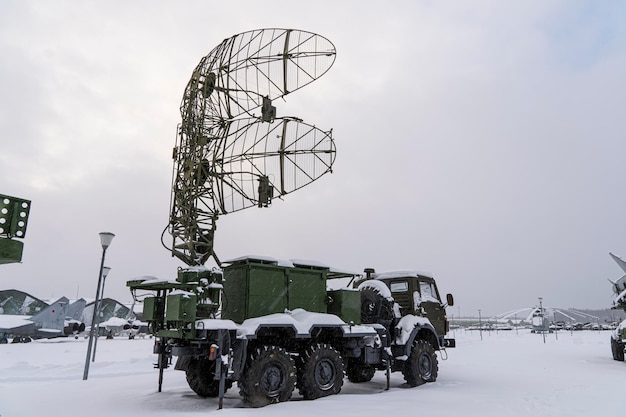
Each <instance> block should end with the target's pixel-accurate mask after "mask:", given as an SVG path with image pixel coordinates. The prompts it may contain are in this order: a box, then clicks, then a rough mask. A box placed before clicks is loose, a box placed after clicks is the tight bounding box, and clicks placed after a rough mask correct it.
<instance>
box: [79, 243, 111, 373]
mask: <svg viewBox="0 0 626 417" xmlns="http://www.w3.org/2000/svg"><path fill="white" fill-rule="evenodd" d="M114 237H115V235H114V234H113V233H110V232H101V233H100V244H101V245H102V260H101V261H100V273H99V274H98V286H97V287H96V300H95V301H94V304H93V315H92V317H91V328H90V329H89V344H88V346H87V357H86V358H85V371H84V372H83V381H84V380H86V379H87V377H88V376H89V358H90V356H91V347H92V345H93V335H94V330H95V328H96V326H95V324H96V314H97V312H98V306H99V305H100V287H101V285H102V277H103V272H104V256H105V254H106V251H107V248H108V247H109V246H110V245H111V241H112V240H113V238H114Z"/></svg>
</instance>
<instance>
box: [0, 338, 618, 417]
mask: <svg viewBox="0 0 626 417" xmlns="http://www.w3.org/2000/svg"><path fill="white" fill-rule="evenodd" d="M450 336H453V337H456V339H457V346H458V347H457V348H456V349H449V350H448V351H447V354H448V360H445V361H444V360H442V358H441V356H440V355H438V357H439V377H438V379H437V381H436V382H434V383H431V384H427V385H424V386H421V387H417V388H405V387H403V382H404V379H403V377H402V374H401V373H394V374H392V376H391V389H390V390H389V391H385V385H386V381H385V376H384V373H383V372H377V374H376V376H375V377H374V379H373V380H372V381H370V382H368V383H364V384H352V383H350V382H348V380H347V379H346V380H345V382H344V387H343V390H342V392H341V393H340V394H339V395H336V396H332V397H327V398H323V399H319V400H315V401H304V400H302V398H301V397H300V396H299V395H298V393H297V390H296V391H295V392H294V396H293V398H292V400H291V401H289V402H286V403H282V404H276V405H272V406H268V407H265V408H262V409H252V408H247V407H246V406H245V404H244V403H243V402H242V401H241V398H240V397H239V394H238V389H237V387H236V386H234V387H233V388H232V389H231V390H229V391H228V392H227V395H226V398H225V400H224V409H223V410H221V411H218V410H217V399H211V398H209V399H206V398H200V397H198V396H197V395H196V394H195V393H194V392H193V391H191V389H189V387H188V386H187V382H186V380H185V374H184V372H180V371H175V370H174V369H173V368H170V369H167V370H166V371H165V376H164V382H163V392H161V393H158V392H157V371H156V370H155V369H153V363H154V362H155V355H153V354H152V344H153V341H152V340H151V339H148V338H146V339H136V340H126V339H114V340H106V339H104V338H101V339H99V340H98V344H97V353H96V362H95V363H94V362H91V363H90V371H89V379H88V380H87V381H83V380H82V375H83V369H84V365H85V355H86V351H87V341H86V340H85V339H83V338H80V339H78V340H75V339H71V338H70V339H52V340H40V341H35V342H32V343H28V344H9V345H2V346H0V417H22V416H24V417H26V416H28V417H30V416H33V415H46V416H51V417H55V416H66V415H67V414H68V412H70V411H72V410H74V412H78V413H81V414H83V413H85V414H87V415H88V416H89V417H99V416H108V417H110V416H116V417H121V416H134V417H141V416H154V415H155V414H156V415H176V416H185V417H186V416H201V415H202V416H205V415H216V416H217V415H220V416H223V417H229V416H272V417H287V416H289V417H293V416H294V415H305V416H308V415H329V416H334V415H337V416H355V417H356V416H359V417H363V416H370V415H371V416H381V415H384V416H386V415H398V416H400V415H406V414H407V413H411V414H419V415H423V416H428V417H437V416H446V417H449V416H451V415H454V416H460V417H478V416H480V417H484V416H490V415H497V416H499V417H514V416H520V417H521V416H525V417H526V416H533V417H542V416H546V417H547V416H550V417H559V416H562V417H574V416H581V417H582V416H585V417H588V416H597V417H613V416H618V415H622V414H623V410H624V409H625V408H626V395H624V385H625V383H626V364H625V363H622V362H616V361H613V359H612V357H611V351H610V346H609V337H610V334H609V332H607V331H596V332H593V331H579V332H560V333H559V334H558V339H557V336H556V335H555V334H549V335H546V337H545V343H544V342H543V336H542V335H540V334H531V333H530V331H529V330H526V329H525V330H519V332H516V331H515V330H512V331H500V332H483V334H482V340H481V337H480V333H479V332H478V331H463V330H457V331H455V332H453V333H452V334H451V335H450ZM213 413H218V414H213Z"/></svg>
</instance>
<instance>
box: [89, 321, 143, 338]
mask: <svg viewBox="0 0 626 417" xmlns="http://www.w3.org/2000/svg"><path fill="white" fill-rule="evenodd" d="M98 326H99V329H100V330H99V334H98V336H106V337H107V339H111V338H113V337H114V336H128V338H129V339H134V338H135V337H136V336H145V335H147V334H149V333H150V331H149V330H148V323H147V322H143V321H140V320H134V319H122V318H119V317H111V318H110V319H108V320H107V321H103V322H102V323H100V324H99V325H98Z"/></svg>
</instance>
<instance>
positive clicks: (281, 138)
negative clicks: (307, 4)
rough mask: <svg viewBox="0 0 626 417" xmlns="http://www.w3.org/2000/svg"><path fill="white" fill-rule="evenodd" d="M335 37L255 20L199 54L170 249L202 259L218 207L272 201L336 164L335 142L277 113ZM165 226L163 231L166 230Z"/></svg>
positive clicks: (178, 167) (326, 59) (185, 106)
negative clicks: (260, 25)
mask: <svg viewBox="0 0 626 417" xmlns="http://www.w3.org/2000/svg"><path fill="white" fill-rule="evenodd" d="M335 57H336V51H335V47H334V45H333V44H332V43H331V42H330V41H329V40H328V39H326V38H324V37H322V36H320V35H316V34H314V33H310V32H305V31H301V30H295V29H258V30H253V31H249V32H244V33H240V34H238V35H235V36H232V37H230V38H228V39H225V40H224V41H223V42H222V43H220V44H219V45H218V46H216V47H215V48H214V49H213V50H212V51H211V52H210V53H209V54H208V55H207V56H205V57H204V58H202V59H201V60H200V63H199V64H198V66H197V67H196V68H195V69H194V71H193V73H192V76H191V79H190V80H189V82H188V84H187V86H186V88H185V93H184V95H183V100H182V103H181V106H180V112H181V116H182V122H181V123H180V125H179V126H178V130H177V140H176V147H175V148H174V152H173V159H174V172H173V176H172V177H173V179H172V197H171V202H170V207H171V210H170V222H169V225H168V227H167V228H166V230H167V231H168V232H169V234H170V235H171V236H172V238H173V241H172V245H171V247H168V246H167V245H166V244H165V242H163V245H164V246H166V247H167V248H168V250H171V252H172V256H176V257H178V258H179V259H181V260H182V261H183V262H185V263H186V264H187V265H203V264H204V263H205V262H206V261H207V260H208V259H209V258H210V257H213V258H214V259H215V261H216V262H217V263H218V265H219V264H220V261H219V259H218V258H217V256H216V255H215V252H214V250H213V246H214V236H215V229H216V222H217V219H218V216H219V215H222V214H228V213H232V212H235V211H239V210H243V209H246V208H248V207H253V206H257V207H268V206H270V205H271V202H272V199H273V198H274V197H275V196H279V197H282V196H284V195H286V194H289V193H291V192H293V191H295V190H298V189H300V188H302V187H304V186H305V185H308V184H310V183H312V182H313V181H315V180H316V179H318V178H319V177H321V176H322V175H324V174H325V173H327V172H331V171H332V165H333V163H334V160H335V144H334V141H333V138H332V130H328V131H324V130H321V129H319V128H317V127H315V126H313V125H310V124H307V123H304V122H303V121H302V120H301V119H299V118H296V117H277V116H276V108H275V107H274V106H273V105H272V103H273V101H274V100H276V99H277V98H281V97H284V96H286V95H287V94H290V93H292V92H294V91H296V90H298V89H300V88H302V87H304V86H305V85H308V84H310V83H312V82H313V81H315V80H316V79H318V78H319V77H321V76H322V75H324V74H325V73H326V72H327V71H328V70H329V69H330V67H331V66H332V65H333V63H334V61H335ZM164 234H165V231H164Z"/></svg>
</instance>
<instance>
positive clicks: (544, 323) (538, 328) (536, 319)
mask: <svg viewBox="0 0 626 417" xmlns="http://www.w3.org/2000/svg"><path fill="white" fill-rule="evenodd" d="M531 324H532V329H531V330H530V331H531V333H552V332H553V329H551V328H550V320H549V319H548V317H547V316H546V309H545V308H539V307H537V308H536V309H535V310H534V311H533V317H532V320H531Z"/></svg>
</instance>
